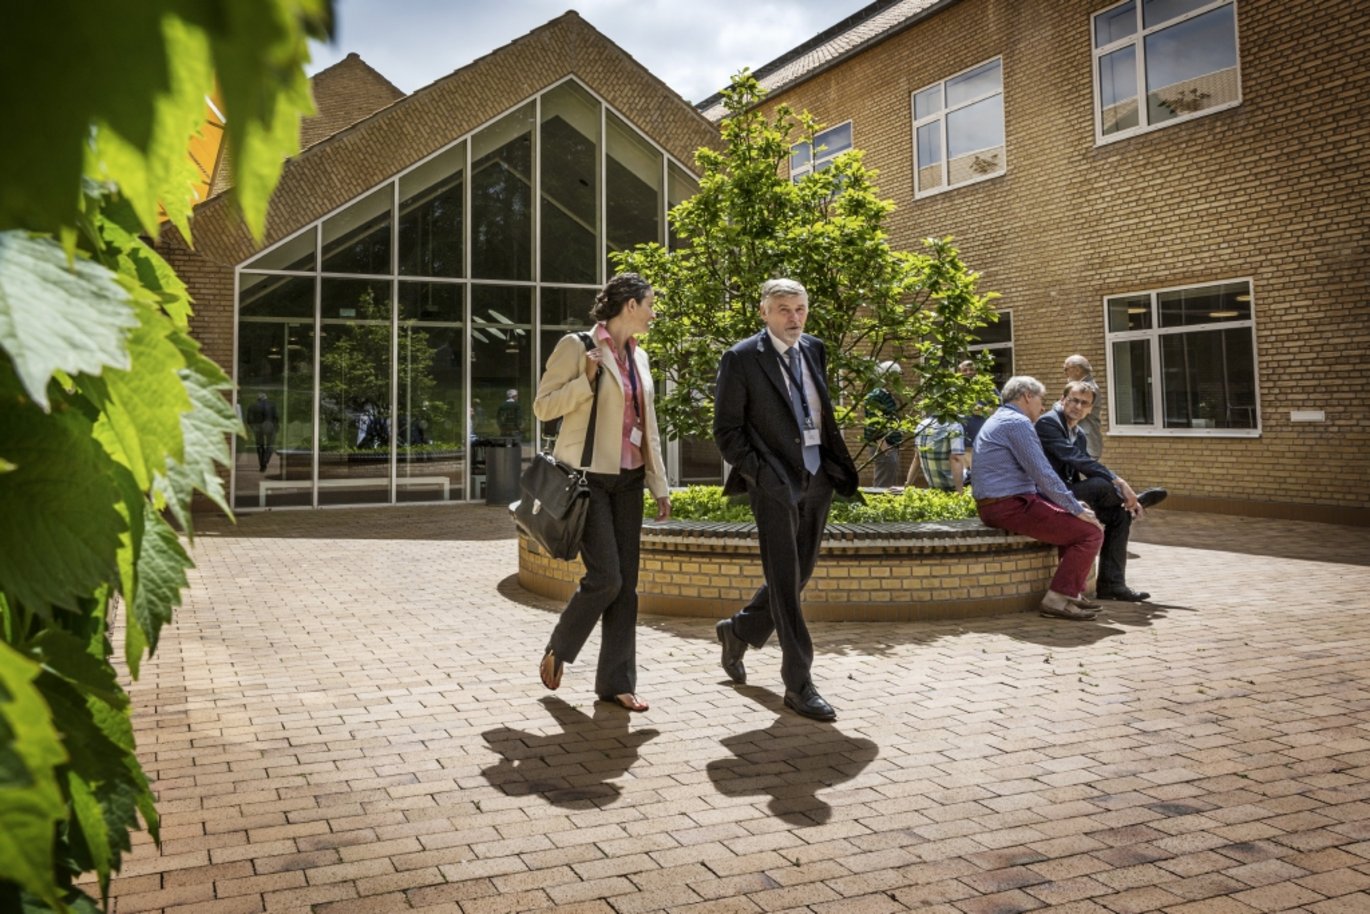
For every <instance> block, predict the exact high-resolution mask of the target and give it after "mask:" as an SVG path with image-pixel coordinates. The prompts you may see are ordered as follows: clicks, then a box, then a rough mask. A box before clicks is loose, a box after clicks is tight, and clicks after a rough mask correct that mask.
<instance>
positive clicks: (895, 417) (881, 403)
mask: <svg viewBox="0 0 1370 914" xmlns="http://www.w3.org/2000/svg"><path fill="white" fill-rule="evenodd" d="M876 370H877V371H878V372H879V373H880V376H881V378H883V379H885V380H884V382H883V383H882V385H881V386H880V387H877V388H875V389H874V390H872V391H871V392H870V393H868V394H866V427H865V429H864V431H863V435H864V437H865V440H866V443H867V444H869V445H870V446H871V447H872V448H874V450H875V458H874V459H873V460H872V461H871V463H872V467H873V469H874V481H873V485H874V486H875V488H877V489H889V488H892V487H894V486H897V485H898V484H899V446H900V445H901V444H903V443H904V433H903V432H901V431H900V430H899V427H898V426H899V404H898V403H896V402H895V400H894V394H892V393H890V390H889V388H888V387H887V386H884V385H886V384H890V383H893V382H892V380H890V377H891V376H892V375H893V376H898V375H900V374H902V373H903V371H904V370H903V369H902V368H900V367H899V363H898V362H881V363H880V364H879V366H878V367H877V369H876Z"/></svg>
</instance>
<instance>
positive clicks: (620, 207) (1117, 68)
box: [163, 0, 1370, 523]
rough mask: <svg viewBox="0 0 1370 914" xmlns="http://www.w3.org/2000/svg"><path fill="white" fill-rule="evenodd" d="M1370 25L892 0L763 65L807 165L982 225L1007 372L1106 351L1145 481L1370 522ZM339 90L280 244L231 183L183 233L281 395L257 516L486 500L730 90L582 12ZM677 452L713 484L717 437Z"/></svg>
mask: <svg viewBox="0 0 1370 914" xmlns="http://www.w3.org/2000/svg"><path fill="white" fill-rule="evenodd" d="M1366 20H1367V14H1366V13H1365V12H1364V7H1363V5H1360V4H1357V3H1354V2H1351V0H1287V2H1282V3H1265V2H1256V0H1126V2H1123V3H1117V2H1106V0H1059V2H1052V3H1041V2H1031V3H1030V2H1022V0H878V2H875V3H872V4H871V5H870V6H868V7H866V8H865V9H863V10H861V11H860V12H858V13H857V14H855V15H854V16H852V17H850V18H849V19H847V20H846V21H844V22H843V23H840V24H839V25H838V26H835V27H834V28H832V29H829V30H827V31H826V32H824V33H823V34H821V35H818V36H815V38H814V39H812V40H810V41H808V42H806V43H805V44H804V45H802V46H800V47H799V48H796V49H794V50H793V51H792V52H790V53H788V54H786V55H783V56H782V57H781V58H779V59H777V60H776V61H774V62H772V63H771V64H768V65H766V66H765V67H762V68H761V69H760V70H759V71H758V75H759V76H760V77H761V80H762V83H763V85H766V86H767V87H768V88H769V89H770V90H771V92H772V94H771V96H770V99H769V100H768V104H770V103H778V102H782V101H783V102H787V103H789V104H790V105H792V106H793V107H795V108H798V109H807V110H809V111H811V112H812V113H813V114H814V115H815V116H817V117H818V118H819V120H820V121H822V122H824V123H825V124H826V125H829V129H828V130H827V131H825V134H824V135H823V136H822V137H821V138H820V139H821V142H822V144H823V145H825V146H826V147H827V148H826V149H819V150H818V151H817V152H816V153H814V152H813V151H811V150H805V149H798V150H796V155H795V157H794V159H793V161H792V166H793V169H794V170H795V171H796V172H801V171H803V170H805V169H808V168H814V167H822V165H823V161H824V160H825V159H826V158H828V157H830V156H832V155H834V154H836V153H837V152H839V151H841V150H842V149H843V148H847V147H849V146H855V147H856V148H860V149H862V150H864V151H865V156H866V159H865V161H866V163H867V165H869V166H871V167H873V168H875V169H877V170H878V171H879V177H878V183H879V185H880V188H881V191H882V193H883V194H884V195H885V196H887V197H892V198H893V199H894V200H895V202H896V204H897V206H898V209H897V210H896V212H895V214H894V215H893V217H892V219H891V221H890V229H891V231H892V235H893V241H894V243H895V244H896V245H897V246H899V247H903V248H910V249H912V248H916V247H917V240H918V239H919V238H922V237H925V236H928V235H948V234H950V235H953V236H955V237H956V239H957V243H958V244H959V246H960V248H961V250H962V253H963V255H964V256H965V258H966V260H967V262H968V263H970V264H971V265H972V266H973V267H975V268H976V269H978V270H980V271H981V272H982V273H983V274H984V275H983V280H982V288H985V289H992V290H995V291H998V292H1000V293H1001V294H1002V296H1003V297H1002V299H1001V302H1000V304H1001V306H1002V309H1003V310H1002V319H1001V321H1000V322H999V324H997V325H996V326H994V327H993V328H990V329H988V330H987V331H986V333H985V336H984V341H983V345H984V347H985V348H988V349H990V350H991V351H992V352H993V354H994V356H995V360H996V364H997V366H998V368H999V371H1000V373H1001V374H1003V375H1007V374H1008V373H1018V374H1032V375H1034V376H1036V377H1038V378H1040V379H1042V380H1043V381H1044V382H1046V383H1047V384H1048V387H1049V388H1055V387H1056V385H1057V384H1058V383H1059V381H1060V380H1061V363H1062V361H1063V359H1064V358H1065V357H1066V356H1067V355H1070V354H1072V353H1075V352H1080V353H1083V354H1084V355H1086V356H1087V357H1088V358H1089V359H1090V360H1091V361H1092V362H1093V364H1094V368H1095V375H1096V378H1097V379H1098V380H1099V381H1100V382H1101V383H1102V384H1103V385H1104V387H1105V390H1106V391H1107V401H1106V403H1105V406H1104V415H1103V422H1104V431H1105V434H1106V449H1105V459H1106V461H1107V462H1108V463H1109V464H1110V465H1111V466H1113V467H1114V468H1115V469H1117V470H1118V471H1120V472H1121V473H1122V474H1124V475H1125V476H1127V477H1128V478H1130V479H1131V480H1132V481H1134V483H1138V484H1144V485H1152V484H1160V485H1165V486H1167V487H1169V488H1170V489H1171V491H1172V493H1174V497H1173V498H1172V504H1175V505H1176V506H1181V507H1183V506H1189V507H1195V508H1205V509H1210V510H1222V511H1234V512H1243V513H1256V514H1266V515H1273V516H1290V517H1306V518H1312V519H1323V520H1338V521H1351V522H1359V523H1364V522H1367V521H1370V508H1368V507H1367V505H1370V458H1367V457H1366V454H1367V453H1370V431H1368V430H1367V425H1370V411H1368V410H1367V408H1366V406H1365V398H1364V396H1363V395H1362V391H1361V388H1362V387H1363V386H1364V384H1363V379H1364V377H1365V371H1364V369H1363V368H1362V367H1361V362H1362V360H1363V358H1364V356H1365V354H1366V352H1367V349H1370V346H1368V345H1367V344H1370V320H1368V319H1367V318H1368V317H1370V313H1368V312H1370V296H1368V295H1367V292H1368V291H1370V280H1368V279H1367V271H1366V268H1367V263H1366V256H1365V244H1366V242H1365V228H1366V214H1367V206H1366V199H1365V193H1364V190H1363V187H1362V186H1361V185H1362V183H1363V181H1364V178H1363V175H1364V173H1365V166H1366V164H1367V161H1366V160H1367V146H1368V144H1367V139H1370V127H1368V126H1367V120H1366V118H1365V117H1364V115H1363V114H1361V113H1360V110H1359V103H1360V101H1361V99H1363V98H1364V97H1365V96H1366V94H1367V89H1370V78H1367V75H1366V71H1365V69H1364V67H1363V65H1362V63H1361V60H1362V58H1363V57H1364V56H1365V52H1366V51H1367V50H1370V47H1367V45H1368V44H1370V41H1368V40H1367V35H1368V34H1370V30H1367V28H1366V26H1367V22H1366ZM740 63H741V62H739V65H740ZM314 88H315V97H316V100H317V102H318V104H319V108H320V113H319V115H318V116H317V117H315V118H313V119H312V120H311V122H308V123H306V125H305V126H304V129H303V138H304V145H305V149H304V151H303V152H302V153H301V154H300V155H298V156H296V157H295V158H294V159H292V160H291V161H290V162H289V163H287V167H286V170H285V173H284V177H283V179H282V181H281V184H280V187H279V188H278V190H277V193H276V195H275V197H274V198H273V201H272V205H271V210H270V216H269V225H268V237H267V239H266V243H265V245H262V246H258V245H255V244H254V243H253V242H252V241H251V239H250V238H249V237H248V236H247V234H246V232H245V230H244V229H243V227H242V226H241V223H240V222H239V221H238V219H237V218H236V216H235V215H234V212H233V210H232V206H231V203H230V202H229V201H228V200H227V199H226V198H225V197H224V196H223V195H222V194H219V195H217V196H215V197H213V198H211V199H210V200H209V201H208V202H206V203H205V204H202V205H201V206H200V207H199V208H197V210H196V216H195V222H194V229H195V241H196V251H194V252H191V251H188V250H187V249H185V247H184V246H183V245H179V244H177V242H176V240H175V238H174V237H173V238H170V239H168V240H167V241H166V242H164V244H163V250H164V252H165V253H166V254H167V256H168V257H169V259H170V260H171V261H172V263H173V265H174V266H175V267H176V268H177V270H178V271H179V272H180V274H181V275H182V276H183V277H184V278H185V280H186V281H187V283H188V284H189V286H190V288H191V291H192V294H193V295H194V296H195V298H196V300H197V317H196V320H195V323H194V325H193V326H194V330H195V333H196V335H197V337H198V338H199V339H200V340H201V341H202V342H203V343H204V344H205V347H206V350H207V351H208V353H209V355H210V356H211V357H213V358H215V359H216V360H217V361H219V362H220V363H221V364H224V365H227V366H233V369H234V372H235V379H236V380H237V382H238V384H239V407H240V409H241V410H242V411H243V412H244V415H245V418H247V419H249V420H251V419H253V417H254V416H253V413H252V406H253V404H255V403H256V402H257V400H258V397H259V395H265V397H266V399H267V401H268V402H270V403H271V404H272V410H273V411H274V414H275V415H276V417H277V422H276V423H274V424H276V425H278V428H276V429H275V431H274V438H272V439H271V440H270V442H269V443H270V445H271V447H272V451H270V452H267V453H268V455H269V456H268V459H267V461H266V466H265V469H263V468H262V467H261V466H260V462H259V460H258V453H257V452H256V449H255V448H254V447H253V442H252V441H251V440H248V441H241V442H239V446H238V448H237V457H236V461H235V468H234V478H233V488H234V504H235V506H236V507H239V508H247V509H250V508H255V507H259V506H267V507H273V506H292V505H293V506H309V505H329V504H349V503H375V502H387V501H392V500H393V501H411V500H424V501H427V500H441V499H456V498H478V497H480V496H481V494H482V490H483V485H484V482H485V463H486V461H487V460H488V459H489V458H491V456H492V455H494V454H495V453H496V452H494V451H491V450H490V448H491V447H493V446H495V445H496V444H499V443H502V440H503V441H511V440H518V441H519V442H520V443H521V448H522V451H523V452H524V453H527V452H528V451H529V450H530V449H531V448H532V446H533V436H534V435H535V434H536V432H537V429H536V428H535V427H534V425H533V423H532V418H531V415H530V410H529V409H528V408H527V404H528V402H529V401H530V400H531V393H532V387H533V385H534V384H535V383H536V369H537V367H538V366H539V365H540V364H541V361H542V358H543V353H544V352H545V351H546V347H547V345H548V344H549V343H550V342H551V341H552V340H554V339H555V337H556V336H557V335H558V334H560V333H563V332H565V330H567V329H569V328H572V327H576V326H579V325H580V324H581V320H582V316H583V314H584V312H585V311H586V310H587V309H588V303H589V299H590V296H591V295H592V294H593V291H594V289H595V288H596V287H597V286H598V284H599V283H601V282H602V281H603V279H604V276H605V271H606V265H605V258H606V255H607V252H608V251H609V250H612V249H614V248H618V247H622V246H627V245H631V244H634V243H637V242H640V241H645V240H649V239H657V240H664V241H667V242H669V239H668V238H667V237H666V235H667V228H666V222H665V216H664V213H665V210H666V208H668V207H669V206H670V205H671V204H673V203H675V202H677V201H679V200H680V199H683V198H684V197H685V196H688V194H689V193H691V192H692V189H693V186H694V185H693V179H692V176H691V174H690V169H691V167H692V165H691V163H692V161H693V151H694V150H695V149H696V148H697V147H699V146H703V145H709V144H713V143H715V142H716V140H717V133H716V126H715V125H714V123H713V122H714V121H716V120H717V118H718V117H719V116H720V115H721V109H720V108H719V106H718V105H717V99H710V100H706V101H704V102H702V103H700V105H699V106H698V108H699V110H695V109H694V108H693V107H692V106H690V105H689V104H688V103H686V102H685V101H684V100H683V99H681V98H679V97H678V96H677V95H676V94H675V93H674V92H672V91H671V90H670V89H669V88H668V87H666V86H665V85H664V84H662V83H661V82H660V81H659V80H657V79H656V78H655V77H653V76H652V75H651V74H650V73H649V72H647V71H646V70H645V69H643V68H642V67H641V66H640V65H639V64H638V63H636V62H635V61H634V60H633V59H632V58H631V56H630V55H628V54H627V53H625V52H624V51H623V50H621V49H620V48H618V47H616V46H615V45H614V44H613V43H612V42H610V41H608V40H607V39H606V38H604V37H603V36H602V35H601V34H599V33H598V32H597V31H595V30H594V29H593V28H592V27H590V26H589V25H588V24H587V23H585V22H584V21H583V20H581V19H580V18H579V16H577V15H576V14H575V13H567V14H565V15H563V16H561V17H559V18H558V19H555V20H553V21H552V22H550V23H548V24H546V25H545V26H542V27H541V28H539V29H537V30H535V31H533V32H531V33H530V34H528V35H527V36H524V37H523V38H521V39H519V40H517V41H514V42H512V43H511V44H509V45H506V46H505V47H503V48H500V49H497V50H495V51H493V52H492V53H491V54H489V55H487V56H486V57H483V58H481V59H479V60H477V61H475V62H473V63H471V64H470V65H468V66H465V67H463V68H461V69H460V70H457V71H456V72H454V73H452V74H451V75H449V76H447V77H444V78H443V79H440V80H438V81H436V82H434V83H433V84H431V85H429V86H427V87H425V88H423V89H420V90H418V91H417V92H415V93H413V94H412V95H409V96H404V95H402V93H400V92H399V91H398V90H396V89H395V88H394V87H393V86H390V85H389V83H387V82H386V81H385V80H384V78H383V77H381V76H380V75H379V74H376V73H375V72H374V71H373V70H371V69H370V68H369V67H367V66H366V65H365V64H364V63H363V62H362V61H361V60H360V59H359V58H356V57H355V56H352V57H349V58H348V59H346V60H344V61H343V62H341V63H339V64H338V65H336V66H334V67H332V68H330V69H329V70H327V71H324V72H323V73H320V74H318V75H317V76H316V77H315V79H314ZM701 112H702V114H703V116H701ZM224 174H225V170H224V169H223V168H222V167H221V168H220V169H219V171H218V175H219V178H218V181H217V182H216V185H215V190H216V191H222V190H223V189H224V188H223V185H222V180H223V175H224ZM391 303H394V305H393V306H392V304H391ZM509 391H516V392H517V393H516V394H515V395H514V396H513V397H510V396H509V393H508V392H509ZM256 415H257V417H258V418H260V415H261V413H260V411H259V412H258V413H257V414H256ZM501 416H503V417H504V418H505V419H506V420H507V421H506V422H504V423H501V421H500V419H501ZM511 422H512V423H513V425H512V426H511V425H510V423H511ZM250 424H251V423H250ZM681 451H683V452H685V454H686V456H685V458H684V459H685V460H686V461H692V462H693V463H694V464H696V466H694V467H693V468H692V471H691V472H686V473H684V474H683V475H690V476H698V475H699V473H698V466H697V464H698V462H699V460H700V458H701V457H702V456H706V454H705V453H704V452H706V451H707V449H701V448H681ZM681 459H682V458H681V457H680V455H675V456H674V457H673V461H672V469H673V472H674V473H676V474H677V478H680V475H681V469H682V468H681ZM906 460H907V456H906ZM706 475H707V474H706Z"/></svg>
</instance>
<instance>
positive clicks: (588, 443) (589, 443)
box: [576, 333, 604, 469]
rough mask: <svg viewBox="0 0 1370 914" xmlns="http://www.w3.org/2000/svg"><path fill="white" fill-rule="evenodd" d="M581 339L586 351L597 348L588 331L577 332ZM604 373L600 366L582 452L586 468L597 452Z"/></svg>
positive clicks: (582, 464)
mask: <svg viewBox="0 0 1370 914" xmlns="http://www.w3.org/2000/svg"><path fill="white" fill-rule="evenodd" d="M576 336H578V337H580V341H581V343H582V344H584V346H585V351H586V352H589V351H590V350H591V349H594V348H595V340H594V337H592V336H590V334H588V333H577V334H576ZM603 375H604V366H603V365H601V366H599V371H598V372H596V373H595V394H594V398H593V399H592V400H591V401H590V424H589V425H588V426H586V428H585V447H584V448H583V449H582V450H581V452H580V465H581V466H582V467H585V468H586V469H588V468H589V466H590V460H591V458H593V456H594V453H595V419H596V418H597V415H598V413H599V382H600V380H601V379H602V378H603Z"/></svg>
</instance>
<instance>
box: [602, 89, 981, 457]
mask: <svg viewBox="0 0 1370 914" xmlns="http://www.w3.org/2000/svg"><path fill="white" fill-rule="evenodd" d="M723 97H724V104H725V106H726V108H727V111H728V114H727V116H726V117H725V118H724V120H723V122H722V127H721V132H722V140H723V145H722V149H721V150H714V149H708V148H705V149H700V150H699V151H698V152H697V153H696V157H695V159H696V163H697V164H698V166H699V169H700V172H701V174H702V178H701V180H700V184H699V192H698V193H697V194H696V195H695V196H693V197H691V198H690V199H688V200H686V201H684V202H682V203H680V204H678V205H677V206H676V207H674V208H673V209H672V210H671V213H670V218H671V224H672V226H673V227H674V229H675V231H676V232H677V233H678V234H679V235H680V236H682V237H683V238H684V239H685V240H686V245H685V246H682V247H681V248H679V249H677V250H674V251H669V252H668V251H667V250H666V249H665V248H663V247H662V246H661V245H659V244H647V245H639V246H638V247H637V248H635V249H633V250H632V251H629V252H626V253H624V254H620V255H615V257H616V264H617V266H618V267H619V268H620V269H624V270H634V271H636V272H638V273H641V274H642V275H643V276H644V277H646V278H647V280H648V281H649V282H651V283H652V285H653V286H654V287H655V288H656V290H657V300H658V302H659V304H658V312H659V315H660V319H659V320H658V321H657V322H656V323H654V324H653V325H652V330H651V332H650V333H649V334H647V336H646V337H645V338H644V340H643V345H644V346H645V347H646V348H647V351H648V352H649V353H650V354H651V356H652V361H653V365H654V366H656V367H657V368H658V370H659V371H660V372H661V373H662V374H663V375H664V376H665V377H666V378H667V379H668V380H669V381H670V382H671V388H670V390H669V391H667V392H665V393H664V394H661V395H659V396H658V400H657V409H658V413H659V415H660V416H661V421H662V425H663V426H664V427H665V430H666V432H667V434H668V435H670V436H672V437H684V436H707V435H709V434H711V432H712V422H713V400H712V397H711V395H710V391H711V390H712V385H713V382H714V377H715V374H716V372H717V370H718V362H719V359H720V357H721V356H722V354H723V351H724V350H725V349H727V348H728V347H729V346H731V345H733V344H734V343H736V342H737V341H739V340H741V339H743V338H744V337H746V336H749V335H750V334H753V333H755V332H756V331H757V330H758V329H759V328H760V326H761V323H760V319H759V317H758V315H757V302H758V299H759V294H760V289H761V285H762V283H764V282H765V281H766V280H767V279H771V278H773V277H777V276H787V277H790V278H792V279H796V280H798V281H799V282H802V283H803V284H804V286H805V288H807V289H808V290H809V302H810V313H809V323H808V328H807V329H808V330H809V332H811V333H813V334H814V335H816V336H818V337H820V338H822V339H823V340H824V342H825V343H826V344H827V347H828V371H829V377H828V385H829V389H830V390H831V391H833V394H834V397H833V400H834V409H835V410H836V412H837V420H838V423H839V424H840V425H853V424H860V423H861V422H862V421H863V410H862V404H863V403H864V401H865V398H866V396H867V394H869V393H870V392H871V391H872V390H873V389H875V388H876V387H879V386H884V387H887V388H889V389H890V391H891V393H892V394H893V395H894V397H895V399H896V400H898V401H899V402H901V403H903V404H907V407H906V408H908V407H911V408H913V409H915V410H916V411H917V413H919V414H921V413H923V412H931V413H934V414H936V415H938V416H941V417H944V418H951V417H955V416H958V415H965V414H967V413H969V412H970V411H971V409H972V408H973V407H974V404H975V403H976V401H977V400H982V399H988V398H989V397H991V396H992V382H991V380H990V379H989V376H988V367H989V363H988V361H987V360H986V361H985V362H984V364H983V367H984V368H985V369H986V370H985V371H984V372H982V373H981V375H980V376H979V377H977V378H976V379H974V380H972V381H969V382H968V381H966V380H965V379H963V378H962V377H961V376H960V375H959V374H957V373H956V365H957V363H958V362H959V361H961V360H962V359H965V358H967V357H968V354H969V347H970V345H971V344H972V343H973V342H974V336H975V330H976V329H977V328H979V327H983V326H985V324H986V323H988V322H989V321H991V320H994V319H995V315H994V312H993V310H992V307H991V305H990V302H991V301H992V300H993V299H994V298H995V297H996V296H995V294H994V293H984V294H982V293H980V292H978V291H977V290H976V284H977V281H978V279H979V275H978V274H977V273H974V272H972V271H970V270H968V269H967V268H966V266H965V265H964V264H963V263H962V262H961V259H960V257H959V255H958V254H957V251H956V249H955V247H953V246H952V243H951V240H950V239H949V238H942V239H937V238H930V239H928V240H927V241H926V242H925V243H924V250H923V251H921V252H917V253H914V252H908V251H899V250H895V249H893V248H892V247H891V246H890V244H889V238H888V235H887V233H886V232H885V229H884V221H885V219H886V217H887V216H888V215H889V214H890V213H891V212H892V211H893V209H894V204H893V203H892V202H891V201H889V200H884V199H881V198H880V196H879V190H878V188H877V187H876V186H875V184H874V178H875V173H874V172H873V171H870V170H869V169H867V168H866V167H865V166H864V165H863V164H862V161H861V158H862V154H861V152H860V151H858V150H852V151H850V152H847V153H843V154H842V155H840V156H838V157H837V158H836V159H834V160H833V162H832V164H831V166H830V167H828V168H826V169H824V170H820V171H815V172H813V173H811V174H808V175H806V176H804V177H803V178H801V179H800V180H799V181H797V182H794V181H791V180H790V179H789V178H788V177H787V176H786V174H785V170H784V169H783V168H782V166H783V165H785V163H786V162H787V161H788V159H789V156H790V152H791V147H792V146H793V145H795V144H796V143H808V144H810V145H811V146H812V144H813V143H814V140H815V134H816V132H817V129H818V125H817V124H816V123H815V122H814V119H813V118H812V117H811V116H809V115H808V114H807V113H801V114H796V113H795V112H794V111H793V110H792V109H791V108H790V107H789V106H787V105H778V106H776V107H775V110H774V112H773V114H772V115H770V116H769V117H768V116H767V115H766V114H765V113H764V112H763V111H762V109H761V107H760V106H761V103H762V101H763V100H764V98H765V90H764V89H762V87H761V85H760V84H759V83H758V82H757V81H756V79H755V78H754V77H753V76H751V75H750V74H749V73H748V72H747V71H745V70H744V71H743V72H742V73H740V74H739V75H738V76H736V77H734V79H733V82H732V85H731V86H729V88H728V89H726V90H724V93H723ZM887 359H896V360H899V361H901V363H902V364H903V368H904V373H903V374H902V376H893V377H892V378H891V377H885V378H882V377H881V376H880V374H879V372H878V370H877V366H878V365H879V363H880V362H881V361H884V360H887ZM916 422H917V416H916V415H915V416H907V415H906V416H905V417H904V419H903V421H902V423H901V427H903V428H905V429H906V430H907V429H909V428H912V426H913V425H914V424H916Z"/></svg>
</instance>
